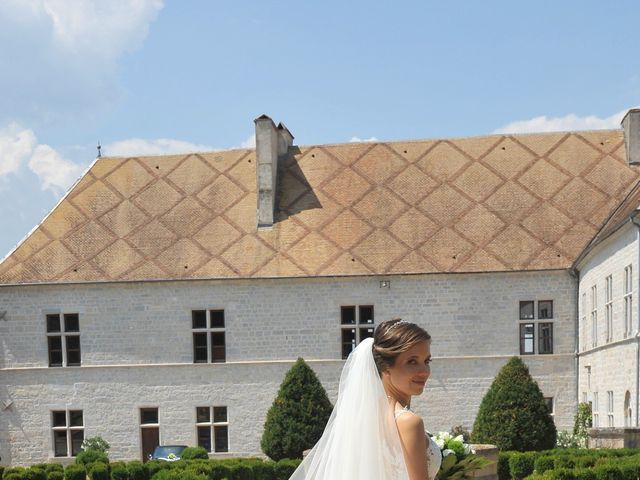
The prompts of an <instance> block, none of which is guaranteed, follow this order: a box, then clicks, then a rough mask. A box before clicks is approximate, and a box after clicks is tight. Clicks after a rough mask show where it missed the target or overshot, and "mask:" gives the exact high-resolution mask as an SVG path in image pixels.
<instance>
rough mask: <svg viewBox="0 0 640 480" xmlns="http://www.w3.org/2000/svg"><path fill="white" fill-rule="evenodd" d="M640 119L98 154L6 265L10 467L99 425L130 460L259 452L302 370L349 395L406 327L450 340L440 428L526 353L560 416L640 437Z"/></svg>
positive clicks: (440, 358)
mask: <svg viewBox="0 0 640 480" xmlns="http://www.w3.org/2000/svg"><path fill="white" fill-rule="evenodd" d="M639 118H640V111H637V110H632V111H630V112H629V114H628V115H627V117H626V118H625V121H624V122H623V128H622V129H620V130H608V131H589V132H565V133H544V134H527V135H492V136H484V137H474V138H460V139H445V140H427V141H409V142H377V143H356V144H353V143H352V144H340V145H313V146H296V145H294V144H293V136H292V135H291V134H290V133H289V131H288V130H287V129H286V128H285V127H284V126H283V125H282V124H280V125H278V126H276V125H275V124H274V123H273V121H272V120H271V119H270V118H269V117H266V116H262V117H259V118H258V119H256V122H255V123H256V140H257V147H256V149H246V150H232V151H224V152H211V153H195V154H184V155H167V156H156V157H135V158H99V159H97V160H96V161H95V163H94V164H93V165H92V166H91V167H90V169H89V170H88V171H87V173H86V174H85V175H84V176H83V177H82V178H81V179H80V180H79V181H78V182H77V183H76V184H75V185H74V186H73V187H72V188H71V189H70V191H69V192H68V193H67V194H66V195H65V197H64V198H63V199H62V200H61V201H60V203H59V204H58V205H57V206H56V207H55V208H54V209H53V210H52V211H51V212H50V214H49V215H48V216H47V217H46V218H45V219H44V220H43V221H42V222H41V223H40V225H38V226H37V227H36V228H35V229H34V230H33V231H32V232H31V233H30V234H29V235H28V236H27V237H26V238H25V240H23V241H22V242H21V243H20V244H19V245H18V246H17V247H16V248H15V249H14V250H13V251H12V252H11V253H10V254H9V255H7V256H6V257H5V259H4V260H3V261H2V263H0V335H1V339H0V375H1V378H2V381H0V409H1V410H0V457H2V462H3V463H5V464H12V465H13V464H29V463H32V462H40V461H46V460H50V459H53V458H58V459H60V460H61V461H64V459H69V458H70V457H72V456H73V455H74V454H75V453H76V452H77V451H78V448H79V445H80V443H81V440H82V439H83V438H85V437H90V436H95V435H100V436H102V437H103V438H105V439H106V440H107V441H108V442H109V443H110V444H111V445H112V449H111V456H112V458H114V459H133V458H143V457H145V456H146V454H147V453H148V451H149V449H150V448H152V447H153V446H154V445H156V444H158V443H161V444H187V445H198V444H199V445H203V446H205V447H206V448H207V449H208V450H209V451H210V452H211V456H212V457H214V456H224V455H254V454H259V453H260V436H261V433H262V427H263V424H264V420H265V416H266V412H267V409H268V408H269V406H270V405H271V402H272V401H273V398H274V396H275V394H276V392H277V389H278V386H279V384H280V382H281V381H282V378H283V376H284V374H285V372H286V371H287V370H288V368H289V367H290V366H291V364H292V363H293V361H295V359H296V358H297V357H299V356H301V357H303V358H305V360H307V361H308V362H309V364H310V365H311V366H312V368H313V369H314V370H315V371H316V372H317V374H318V376H319V377H320V379H321V381H322V382H323V384H324V385H325V387H326V389H327V391H328V393H329V395H330V398H331V399H332V400H335V397H336V393H337V392H336V389H337V382H338V378H339V373H340V369H341V367H342V364H343V358H344V357H345V356H346V355H347V354H348V352H349V351H350V350H351V349H352V348H353V346H354V345H355V344H357V343H358V342H359V341H360V340H361V339H363V338H366V337H367V336H369V335H371V333H372V331H373V328H374V327H375V325H376V324H377V323H379V322H380V321H382V320H384V319H388V318H391V317H402V318H404V319H406V320H409V321H412V322H415V323H418V324H420V325H422V326H423V327H425V328H426V329H427V330H428V331H429V332H430V333H431V335H432V337H433V344H432V352H433V354H434V356H435V360H434V362H433V364H432V369H433V373H432V377H431V379H430V380H429V383H428V386H427V389H426V390H425V393H424V394H423V395H422V396H421V397H418V398H415V399H414V401H413V404H412V407H413V408H414V410H416V411H417V412H418V413H420V414H421V415H423V416H424V418H425V424H426V426H427V428H428V429H429V430H431V431H437V430H448V429H450V428H451V427H452V426H455V425H462V426H464V427H466V428H470V427H471V426H472V424H473V421H474V418H475V415H476V411H477V408H478V406H479V403H480V400H481V398H482V396H483V395H484V393H485V392H486V390H487V388H488V387H489V385H490V383H491V381H492V380H493V377H494V376H495V374H496V373H497V371H498V370H499V368H500V367H501V366H502V365H503V364H504V363H505V362H506V361H507V360H508V358H510V357H511V356H513V355H522V357H523V358H524V360H525V361H526V363H527V365H528V366H529V368H530V370H531V372H532V374H533V376H534V377H535V378H536V380H537V381H538V383H539V385H540V387H541V389H542V391H543V393H544V395H545V397H547V399H548V402H549V405H550V408H551V409H552V412H553V415H554V419H555V421H556V425H557V426H558V428H559V429H568V428H570V427H571V426H572V422H573V417H574V414H575V412H576V406H577V403H578V402H579V401H581V400H583V399H586V400H588V401H593V402H594V410H595V411H596V414H597V415H598V418H599V422H600V425H608V424H612V425H614V426H620V425H625V424H629V425H636V426H637V425H638V379H639V378H640V376H639V375H638V367H639V362H638V352H639V350H638V348H639V347H638V345H639V344H638V336H637V334H638V312H637V310H638V305H640V304H639V303H638V302H637V296H638V290H637V285H638V281H637V279H638V276H637V272H638V271H639V265H638V256H639V255H640V242H639V241H638V235H640V233H639V232H640V231H639V230H638V229H637V228H636V227H637V224H636V219H635V210H636V207H637V206H638V202H640V186H638V181H639V180H640V169H639V168H638V166H636V164H637V163H638V162H639V161H640V155H639V152H638V148H639V145H640V139H639V138H638V135H639V133H640V128H639V126H638V120H639ZM638 223H640V221H639V222H638ZM585 295H586V297H585ZM590 295H592V297H590ZM606 325H608V327H607V328H608V330H607V329H606V328H605V326H606ZM593 332H595V333H596V334H597V335H596V336H593ZM605 392H613V393H612V394H611V396H610V397H607V395H608V394H606V393H605ZM608 398H609V399H610V400H611V408H608V403H607V399H608ZM596 405H598V406H599V409H598V408H595V407H596Z"/></svg>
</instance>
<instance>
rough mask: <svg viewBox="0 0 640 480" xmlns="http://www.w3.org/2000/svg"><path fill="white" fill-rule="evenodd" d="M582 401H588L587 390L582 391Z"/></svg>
mask: <svg viewBox="0 0 640 480" xmlns="http://www.w3.org/2000/svg"><path fill="white" fill-rule="evenodd" d="M582 403H587V392H582Z"/></svg>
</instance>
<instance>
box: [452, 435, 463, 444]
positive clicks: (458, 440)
mask: <svg viewBox="0 0 640 480" xmlns="http://www.w3.org/2000/svg"><path fill="white" fill-rule="evenodd" d="M453 441H454V442H460V443H462V442H464V437H463V436H462V435H458V436H457V437H455V438H454V439H453Z"/></svg>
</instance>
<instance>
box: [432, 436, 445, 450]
mask: <svg viewBox="0 0 640 480" xmlns="http://www.w3.org/2000/svg"><path fill="white" fill-rule="evenodd" d="M434 442H436V444H437V445H438V448H439V449H440V450H442V449H443V448H444V440H442V439H441V438H438V437H436V438H435V439H434Z"/></svg>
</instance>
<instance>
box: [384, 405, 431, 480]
mask: <svg viewBox="0 0 640 480" xmlns="http://www.w3.org/2000/svg"><path fill="white" fill-rule="evenodd" d="M403 413H411V414H412V415H415V414H414V413H413V412H412V411H411V410H409V409H408V408H401V409H399V410H396V412H395V417H396V418H398V417H399V416H400V415H402V414H403ZM425 436H426V437H427V470H428V471H427V473H428V475H429V480H433V479H434V478H436V474H437V473H438V470H440V465H442V452H441V451H440V447H438V444H437V443H436V442H435V440H434V439H433V438H431V437H430V436H429V435H428V434H427V433H426V432H425Z"/></svg>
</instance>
